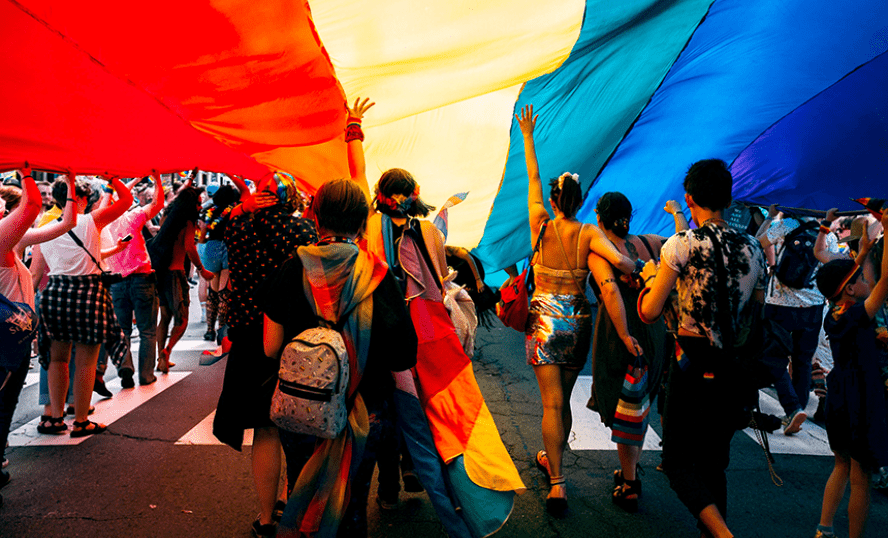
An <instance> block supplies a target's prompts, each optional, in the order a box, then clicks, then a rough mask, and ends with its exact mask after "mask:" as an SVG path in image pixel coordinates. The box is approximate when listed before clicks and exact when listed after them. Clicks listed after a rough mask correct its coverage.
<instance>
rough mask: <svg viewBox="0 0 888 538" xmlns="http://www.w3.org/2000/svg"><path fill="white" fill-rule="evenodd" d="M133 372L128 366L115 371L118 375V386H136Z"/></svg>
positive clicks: (127, 387) (128, 387)
mask: <svg viewBox="0 0 888 538" xmlns="http://www.w3.org/2000/svg"><path fill="white" fill-rule="evenodd" d="M134 373H135V372H133V371H132V370H131V369H129V368H123V369H122V370H119V371H118V372H117V375H118V376H119V377H120V386H121V387H123V388H125V389H131V388H133V387H135V386H136V382H135V381H133V374H134Z"/></svg>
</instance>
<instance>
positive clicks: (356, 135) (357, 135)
mask: <svg viewBox="0 0 888 538" xmlns="http://www.w3.org/2000/svg"><path fill="white" fill-rule="evenodd" d="M352 140H360V141H361V142H363V141H364V131H362V130H361V124H360V123H350V124H348V126H347V127H346V128H345V143H346V144H347V143H349V142H351V141H352Z"/></svg>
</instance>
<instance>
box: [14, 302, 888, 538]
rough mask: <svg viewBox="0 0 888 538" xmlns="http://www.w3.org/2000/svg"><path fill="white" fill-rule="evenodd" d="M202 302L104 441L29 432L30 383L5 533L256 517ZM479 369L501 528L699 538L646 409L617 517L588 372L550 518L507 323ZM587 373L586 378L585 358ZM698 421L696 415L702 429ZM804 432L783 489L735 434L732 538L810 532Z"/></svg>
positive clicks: (516, 345) (148, 533) (815, 437)
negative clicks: (637, 466) (505, 504)
mask: <svg viewBox="0 0 888 538" xmlns="http://www.w3.org/2000/svg"><path fill="white" fill-rule="evenodd" d="M197 310H198V309H197V307H196V306H193V307H192V323H191V325H190V328H189V331H188V332H187V333H186V337H185V339H184V340H183V341H182V342H181V344H180V346H179V349H177V350H176V351H175V352H174V354H173V362H175V363H177V365H176V367H175V368H174V369H173V370H171V373H170V374H169V375H168V376H163V379H162V380H161V381H160V382H158V383H157V384H156V385H152V386H151V387H145V388H139V387H137V388H136V389H134V390H130V391H120V389H119V384H118V383H119V382H118V381H117V380H116V378H115V372H114V371H113V370H114V369H113V367H111V368H110V369H109V370H110V371H109V374H108V376H106V380H107V381H108V384H109V387H111V388H112V392H115V393H116V394H115V396H114V397H113V398H111V399H109V400H103V401H99V402H97V413H96V416H97V418H98V419H100V420H103V421H106V422H107V423H109V425H110V428H109V431H108V432H106V433H104V434H101V435H98V436H95V437H88V438H86V439H85V440H82V442H80V443H79V444H67V443H70V439H69V438H68V436H61V437H58V438H56V437H52V438H51V439H49V440H47V437H49V436H40V435H38V434H36V432H35V431H34V428H35V426H36V421H35V419H36V418H37V417H38V416H39V415H40V413H41V407H40V406H38V405H37V384H36V383H34V382H33V381H34V380H33V379H31V380H29V383H30V384H28V385H27V386H26V388H25V390H24V391H23V393H22V400H21V403H20V405H19V409H18V411H17V413H16V416H15V422H14V424H13V441H12V443H11V444H12V446H10V448H9V449H7V457H8V458H9V460H10V465H9V467H8V468H7V470H8V471H9V472H10V473H11V475H12V481H11V482H10V483H9V485H7V486H6V487H5V488H3V490H2V494H3V497H4V498H5V502H4V505H3V507H2V508H0V537H2V538H18V537H48V536H49V537H55V536H64V537H79V536H82V537H89V538H104V537H126V538H143V537H144V538H147V537H179V536H189V537H247V536H250V524H251V522H252V521H253V519H255V517H256V514H257V511H258V508H257V502H256V499H255V494H254V493H253V484H252V478H251V474H250V463H249V450H250V448H249V446H247V447H245V448H244V452H243V453H239V452H236V451H234V450H232V449H231V448H228V447H226V446H222V445H220V444H218V442H217V441H215V439H213V438H212V436H211V435H209V434H208V431H209V430H208V424H209V423H210V422H211V420H212V417H211V414H212V413H213V411H214V409H215V405H216V401H217V398H218V394H219V390H220V387H221V382H222V376H223V373H224V368H225V361H220V362H218V363H216V364H213V365H210V366H201V365H199V362H198V361H199V359H200V355H201V351H202V350H204V349H208V348H209V347H210V346H209V345H208V344H205V343H204V342H203V341H202V339H201V336H202V334H203V332H204V328H203V327H202V326H201V324H200V323H199V319H198V317H197V316H198V312H197ZM474 365H475V373H476V376H477V379H478V383H479V385H480V386H481V389H482V391H483V393H484V395H485V398H486V400H487V403H488V406H489V407H490V409H491V412H492V413H493V416H494V419H495V420H496V423H497V426H498V427H499V430H500V433H501V435H502V438H503V441H504V442H505V444H506V446H507V448H508V449H509V452H510V454H511V455H512V458H513V459H514V461H515V464H516V465H517V467H518V469H519V471H520V473H521V476H522V478H523V480H524V482H525V485H526V486H527V491H526V492H525V493H524V494H523V495H520V496H518V497H517V499H516V501H515V507H514V510H513V512H512V516H511V518H510V519H509V520H508V522H507V523H506V524H505V526H504V527H503V528H502V530H501V531H500V532H499V533H498V535H497V536H500V537H533V538H547V537H556V536H558V537H574V536H576V537H580V536H582V537H584V538H590V537H627V538H628V537H633V538H634V537H649V536H656V537H685V536H699V533H698V532H697V531H696V529H695V523H694V520H693V519H692V518H691V516H690V515H689V514H688V513H687V511H686V510H685V509H684V507H683V506H682V505H681V503H679V502H678V499H677V498H676V496H675V494H674V493H673V492H672V490H670V489H669V485H668V482H667V480H666V477H665V476H664V475H663V474H662V473H659V472H657V471H656V470H655V467H656V466H657V464H658V463H659V459H660V458H659V451H658V450H657V447H656V436H657V435H659V434H660V433H661V430H660V427H659V423H658V422H659V421H658V417H657V416H656V412H655V411H654V412H653V413H652V420H651V425H652V429H653V433H652V434H651V435H650V436H649V441H650V445H652V446H651V450H646V451H645V452H644V453H643V455H642V460H641V463H642V466H643V467H644V468H645V471H646V472H645V474H644V476H643V477H642V481H643V483H644V496H643V497H642V500H641V508H640V511H639V512H638V513H637V514H627V513H625V512H623V511H622V510H620V509H619V508H617V507H616V506H614V505H613V504H612V503H611V501H610V497H609V495H610V489H611V484H612V478H611V473H612V472H613V470H614V469H615V468H617V467H618V460H617V455H616V451H615V450H614V449H613V447H612V445H609V444H608V442H607V440H606V437H607V436H606V432H605V434H604V435H602V434H601V432H600V431H598V430H599V429H600V428H598V427H597V425H596V423H597V422H598V418H597V415H595V414H593V413H591V412H590V411H587V410H586V409H585V408H583V407H582V403H584V401H585V400H584V396H583V394H582V392H583V391H588V387H586V386H584V385H587V384H588V379H587V378H583V379H581V381H580V383H579V384H578V387H577V391H578V393H577V397H576V398H575V400H576V402H577V405H575V406H574V409H575V417H576V418H575V431H574V434H573V436H572V440H571V445H572V447H573V449H572V450H570V451H569V452H568V453H567V454H566V458H565V464H566V468H565V475H566V476H567V480H568V493H569V499H570V511H569V513H568V515H567V517H565V518H563V519H553V518H551V517H550V516H549V515H547V513H546V511H545V496H546V493H547V487H546V482H545V480H544V478H543V476H542V475H541V474H540V473H539V472H538V471H537V470H536V469H535V467H534V466H533V455H534V454H535V453H536V451H537V450H539V449H540V448H542V439H541V435H540V426H539V424H540V419H541V416H542V407H541V405H540V400H539V391H538V389H537V386H536V381H535V379H534V377H533V372H532V371H531V368H530V367H528V366H526V365H525V364H524V351H523V341H522V339H521V337H520V335H518V334H517V333H516V332H514V331H511V330H509V329H505V328H497V329H493V330H490V331H486V330H480V331H479V335H478V339H477V351H476V356H475V359H474ZM38 368H39V366H38ZM32 372H34V373H36V372H37V370H36V369H35V370H33V371H32ZM584 374H585V375H588V374H589V368H588V366H587V368H586V371H585V372H584ZM152 387H154V388H152ZM706 429H707V425H706V424H700V435H701V436H704V435H706ZM590 432H591V433H590ZM596 432H597V433H596ZM803 432H804V433H806V435H808V436H809V437H799V439H790V440H788V442H789V444H788V445H787V446H785V447H783V448H779V449H778V450H781V451H784V452H786V453H781V454H776V455H775V458H776V465H775V468H776V471H777V473H778V474H779V475H780V477H781V478H782V479H783V485H782V486H781V487H777V486H775V485H774V484H773V483H772V481H771V478H770V476H769V473H768V470H767V466H766V461H765V457H764V455H763V453H762V449H761V448H760V447H759V446H758V445H757V444H756V443H755V441H754V440H753V439H752V438H751V437H750V436H748V435H746V434H744V433H742V432H741V433H738V434H737V435H736V436H735V438H734V442H733V446H732V460H731V466H730V469H729V472H728V481H729V523H730V525H731V527H732V529H733V530H734V532H735V534H736V536H740V537H763V538H764V537H767V538H771V537H800V538H804V537H811V536H813V534H814V532H813V531H814V528H815V526H816V524H817V521H818V518H819V513H820V503H821V499H822V492H823V486H824V484H825V482H826V479H827V477H828V475H829V472H830V471H831V468H832V458H831V457H830V456H827V455H810V454H809V452H810V453H815V454H817V453H819V454H823V453H824V451H825V449H824V446H823V439H822V437H823V434H822V430H821V429H819V428H818V427H817V425H815V424H813V423H811V422H809V423H808V424H806V426H805V430H803ZM780 437H784V436H782V435H775V436H773V441H772V443H774V444H777V445H780V446H782V445H781V443H783V441H784V439H779V438H780ZM47 442H58V443H66V444H57V445H47V444H46V443H47ZM793 443H794V444H793ZM826 452H828V451H826ZM372 495H373V493H372V492H371V497H372ZM846 506H847V498H846V500H845V503H844V504H843V506H842V508H841V509H840V511H839V516H838V517H837V521H836V525H837V529H839V531H840V533H839V536H846V535H847V518H846V516H845V510H846ZM369 520H370V536H374V537H405V538H417V537H420V536H421V537H423V538H436V537H439V536H444V532H443V530H442V527H441V525H440V524H439V523H438V521H437V518H436V516H435V513H434V511H433V510H432V508H431V505H430V503H429V501H428V499H427V497H426V496H425V494H422V493H418V494H403V493H402V495H401V502H400V503H399V505H398V507H397V508H396V509H395V510H391V511H385V512H380V510H379V509H378V508H377V506H376V505H375V503H373V502H372V498H371V502H370V506H369ZM869 521H870V523H869V527H868V529H869V531H868V534H867V536H872V537H877V536H888V531H885V529H888V496H886V495H885V494H883V493H882V492H874V494H873V501H872V507H871V511H870V520H869Z"/></svg>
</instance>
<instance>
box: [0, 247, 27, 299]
mask: <svg viewBox="0 0 888 538" xmlns="http://www.w3.org/2000/svg"><path fill="white" fill-rule="evenodd" d="M0 293H2V294H3V295H5V296H6V298H7V299H9V300H10V301H13V302H15V303H25V304H27V305H28V306H30V307H31V308H34V284H33V283H32V281H31V272H30V271H28V268H27V267H26V266H25V264H24V263H23V262H22V260H20V259H19V258H18V257H16V258H15V265H13V266H12V267H0Z"/></svg>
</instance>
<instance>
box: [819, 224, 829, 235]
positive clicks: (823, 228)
mask: <svg viewBox="0 0 888 538" xmlns="http://www.w3.org/2000/svg"><path fill="white" fill-rule="evenodd" d="M830 231H831V230H830V229H829V226H824V225H823V224H821V225H820V231H819V233H822V234H828V233H829V232H830Z"/></svg>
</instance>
